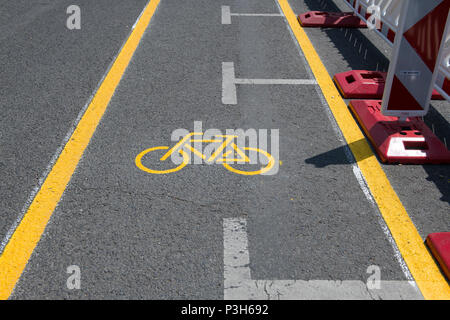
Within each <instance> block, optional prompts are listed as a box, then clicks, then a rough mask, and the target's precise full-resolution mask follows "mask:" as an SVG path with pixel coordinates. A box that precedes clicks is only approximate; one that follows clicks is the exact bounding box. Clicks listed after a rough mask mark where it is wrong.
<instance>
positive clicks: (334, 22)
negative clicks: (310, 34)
mask: <svg viewBox="0 0 450 320" xmlns="http://www.w3.org/2000/svg"><path fill="white" fill-rule="evenodd" d="M297 19H298V22H300V24H301V26H302V27H326V28H366V27H367V24H366V23H365V22H364V21H362V20H361V19H360V18H358V17H357V16H355V15H354V14H353V12H323V11H309V12H306V13H303V14H301V15H299V16H298V18H297Z"/></svg>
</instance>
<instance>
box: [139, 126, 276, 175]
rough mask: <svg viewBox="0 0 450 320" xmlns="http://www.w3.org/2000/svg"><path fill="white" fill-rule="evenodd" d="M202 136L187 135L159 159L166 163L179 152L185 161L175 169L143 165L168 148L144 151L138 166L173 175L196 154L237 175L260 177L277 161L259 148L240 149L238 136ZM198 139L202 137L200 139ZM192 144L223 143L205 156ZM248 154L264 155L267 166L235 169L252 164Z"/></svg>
mask: <svg viewBox="0 0 450 320" xmlns="http://www.w3.org/2000/svg"><path fill="white" fill-rule="evenodd" d="M202 136H203V133H202V132H191V133H189V134H187V135H186V136H184V137H183V138H182V139H181V140H180V141H178V142H177V144H176V145H175V146H174V147H172V148H171V149H170V150H169V151H167V152H166V153H164V155H163V156H162V157H161V158H160V159H159V161H161V162H164V161H166V160H167V159H168V158H169V157H171V156H172V154H173V153H174V152H178V153H179V154H180V155H181V157H182V159H183V161H182V162H181V164H179V165H178V166H177V167H175V168H171V169H163V170H158V169H152V168H149V167H147V166H146V165H144V164H143V163H142V161H143V158H144V157H147V156H148V155H149V154H150V153H157V152H161V150H168V149H169V147H168V146H159V147H153V148H149V149H146V150H144V151H142V152H141V153H139V154H138V155H137V156H136V159H135V163H136V166H137V167H138V168H139V169H141V170H142V171H145V172H148V173H153V174H168V173H173V172H177V171H180V170H181V169H183V168H184V167H185V166H186V165H187V164H189V163H190V161H191V156H190V154H195V155H196V156H198V157H200V158H201V159H203V160H204V161H206V162H207V163H210V164H211V163H219V164H222V165H223V166H224V167H225V168H226V169H227V170H229V171H231V172H234V173H237V174H243V175H259V174H263V173H266V172H268V171H270V170H271V169H272V168H273V166H274V164H275V159H274V158H273V156H272V155H271V154H269V153H268V152H266V151H264V150H261V149H258V148H251V147H242V148H239V147H238V146H237V145H236V143H234V140H235V139H237V138H238V136H236V135H217V136H214V139H201V137H202ZM197 137H200V139H199V138H197ZM192 142H194V143H195V142H197V143H221V144H220V145H218V146H217V147H216V148H215V149H214V152H212V154H211V155H205V154H204V153H203V152H202V151H200V150H198V149H196V148H194V147H193V146H192ZM184 149H187V150H189V151H190V152H191V153H188V152H186V151H185V150H184ZM246 152H257V153H260V154H262V155H263V157H262V158H265V160H267V161H266V162H267V164H266V165H265V166H264V167H261V168H259V169H258V170H255V171H246V170H239V169H236V168H233V167H232V166H231V165H234V164H239V165H242V164H250V163H251V162H250V159H249V157H248V156H247V154H246ZM259 158H260V159H261V157H259Z"/></svg>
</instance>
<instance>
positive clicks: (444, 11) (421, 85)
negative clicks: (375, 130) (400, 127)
mask: <svg viewBox="0 0 450 320" xmlns="http://www.w3.org/2000/svg"><path fill="white" fill-rule="evenodd" d="M449 10H450V0H427V1H423V0H407V1H405V0H404V3H403V6H402V12H401V14H400V21H399V27H398V30H397V36H396V39H395V44H394V52H393V54H392V58H391V62H390V68H389V72H388V76H387V79H386V87H385V91H384V96H383V106H382V112H383V114H384V115H386V116H397V117H400V118H403V119H405V118H406V117H414V116H424V115H425V114H426V113H427V112H428V108H429V105H430V99H431V93H432V90H433V84H434V83H435V81H436V77H437V75H438V71H439V62H440V61H441V59H443V54H444V44H445V38H446V35H447V33H448V30H449V28H450V19H448V17H449Z"/></svg>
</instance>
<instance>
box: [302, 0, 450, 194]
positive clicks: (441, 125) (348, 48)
mask: <svg viewBox="0 0 450 320" xmlns="http://www.w3.org/2000/svg"><path fill="white" fill-rule="evenodd" d="M304 1H305V4H306V5H307V6H308V8H309V10H311V11H330V12H341V10H340V9H339V8H338V7H337V6H336V4H335V3H333V2H332V1H331V0H321V1H317V0H304ZM348 11H351V10H350V8H349V9H348ZM300 13H301V12H297V14H300ZM322 30H323V32H324V33H325V34H326V35H327V37H328V38H329V39H330V40H331V42H333V44H334V46H335V47H336V49H337V50H338V51H339V53H340V55H341V56H342V58H343V59H344V60H345V61H346V62H347V63H348V65H349V66H350V68H351V69H353V70H361V69H362V70H380V71H387V70H388V69H389V59H388V58H386V56H385V55H384V54H383V53H382V52H381V51H380V50H379V49H378V48H377V47H376V46H375V45H374V44H373V43H372V42H371V41H370V40H369V39H367V37H366V36H365V35H364V34H363V33H362V32H361V31H360V30H358V29H342V28H323V29H322ZM355 38H357V39H358V41H359V42H358V43H362V47H363V48H365V49H367V52H368V53H367V57H368V58H367V59H364V57H363V55H362V54H361V53H359V50H355V48H354V45H353V44H352V41H349V39H350V40H353V39H355ZM365 49H364V50H363V51H362V53H365ZM424 121H425V123H426V124H427V125H428V127H430V128H431V129H432V130H433V131H434V132H435V134H436V135H437V136H438V137H439V138H440V139H441V141H446V142H447V149H448V145H449V144H450V124H449V122H448V121H447V120H446V119H445V118H444V117H443V116H442V115H441V114H440V113H439V111H438V110H437V109H436V108H435V107H433V105H430V110H429V112H428V114H427V115H426V116H425V117H424ZM306 163H311V164H314V165H316V166H317V167H325V166H327V165H331V164H348V163H349V162H348V160H347V157H345V153H344V147H340V148H337V149H334V150H331V151H328V152H326V153H324V154H321V155H318V156H315V157H313V158H309V159H307V160H306ZM423 168H424V170H425V171H426V172H427V174H428V178H427V180H428V181H431V182H433V183H434V184H435V185H436V187H437V188H438V189H439V191H440V192H441V193H442V195H443V196H442V198H441V200H442V201H445V202H447V203H450V183H449V181H450V174H449V166H448V165H424V166H423Z"/></svg>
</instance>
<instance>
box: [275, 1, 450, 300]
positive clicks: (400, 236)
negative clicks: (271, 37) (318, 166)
mask: <svg viewBox="0 0 450 320" xmlns="http://www.w3.org/2000/svg"><path fill="white" fill-rule="evenodd" d="M277 1H278V3H279V5H280V7H281V9H282V11H283V13H284V15H285V16H286V19H287V21H288V23H289V25H290V27H291V29H292V32H293V33H294V35H295V37H296V38H297V41H298V43H299V45H300V47H301V49H302V51H303V53H304V55H305V57H306V60H307V61H308V64H309V66H310V67H311V70H312V72H313V74H314V76H315V78H316V80H317V83H318V84H319V86H320V88H321V90H322V92H323V95H324V97H325V99H326V101H327V102H328V105H329V107H330V109H331V111H332V112H333V115H334V117H335V119H336V122H337V123H338V125H339V127H340V129H341V131H342V133H343V135H344V137H345V139H346V141H347V143H348V145H349V147H350V149H351V150H352V153H353V155H354V157H355V159H356V161H357V163H358V166H359V168H360V170H361V172H362V173H363V175H364V177H365V179H366V182H367V184H368V187H369V188H370V191H371V193H372V195H373V197H374V199H375V201H376V203H377V205H378V208H379V210H380V212H381V214H382V216H383V218H384V220H385V222H386V224H387V226H388V227H389V230H390V231H391V234H392V236H393V238H394V240H395V242H396V244H397V246H398V248H399V250H400V252H401V254H402V256H403V259H404V260H405V262H406V264H407V265H408V268H409V270H410V271H411V274H412V276H413V277H414V280H415V281H416V283H417V285H418V287H419V289H420V290H421V292H422V294H423V296H424V297H425V299H450V286H449V285H448V283H447V281H446V280H445V278H444V277H443V275H442V273H441V272H440V270H439V268H438V267H437V265H436V264H435V262H434V260H433V258H432V257H431V255H430V254H429V252H428V250H427V248H426V247H425V245H424V242H423V240H422V238H421V237H420V235H419V233H418V232H417V230H416V228H415V226H414V224H413V222H412V221H411V219H410V217H409V216H408V213H407V212H406V210H405V208H404V207H403V204H402V203H401V201H400V199H399V198H398V196H397V194H396V193H395V191H394V189H393V188H392V186H391V184H390V182H389V180H388V178H387V177H386V174H385V172H384V171H383V169H382V168H381V165H380V164H379V162H378V160H377V158H376V157H375V155H374V154H373V152H372V149H371V148H370V146H369V144H368V142H367V140H366V139H365V137H364V135H363V133H362V132H361V130H360V129H359V127H358V125H357V124H356V122H355V121H354V119H353V117H352V115H351V114H350V111H349V110H348V108H347V105H346V104H345V102H344V100H343V99H342V98H341V95H340V94H339V92H338V91H337V89H336V87H335V85H334V84H333V81H332V80H331V77H330V75H329V74H328V71H327V69H326V68H325V66H324V65H323V63H322V61H321V60H320V57H319V55H318V54H317V52H316V50H315V49H314V46H313V45H312V43H311V41H310V40H309V38H308V36H307V34H306V32H305V31H304V29H303V28H302V27H301V26H300V24H299V23H298V22H297V17H296V16H295V14H294V12H293V11H292V9H291V7H290V5H289V3H288V0H277Z"/></svg>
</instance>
